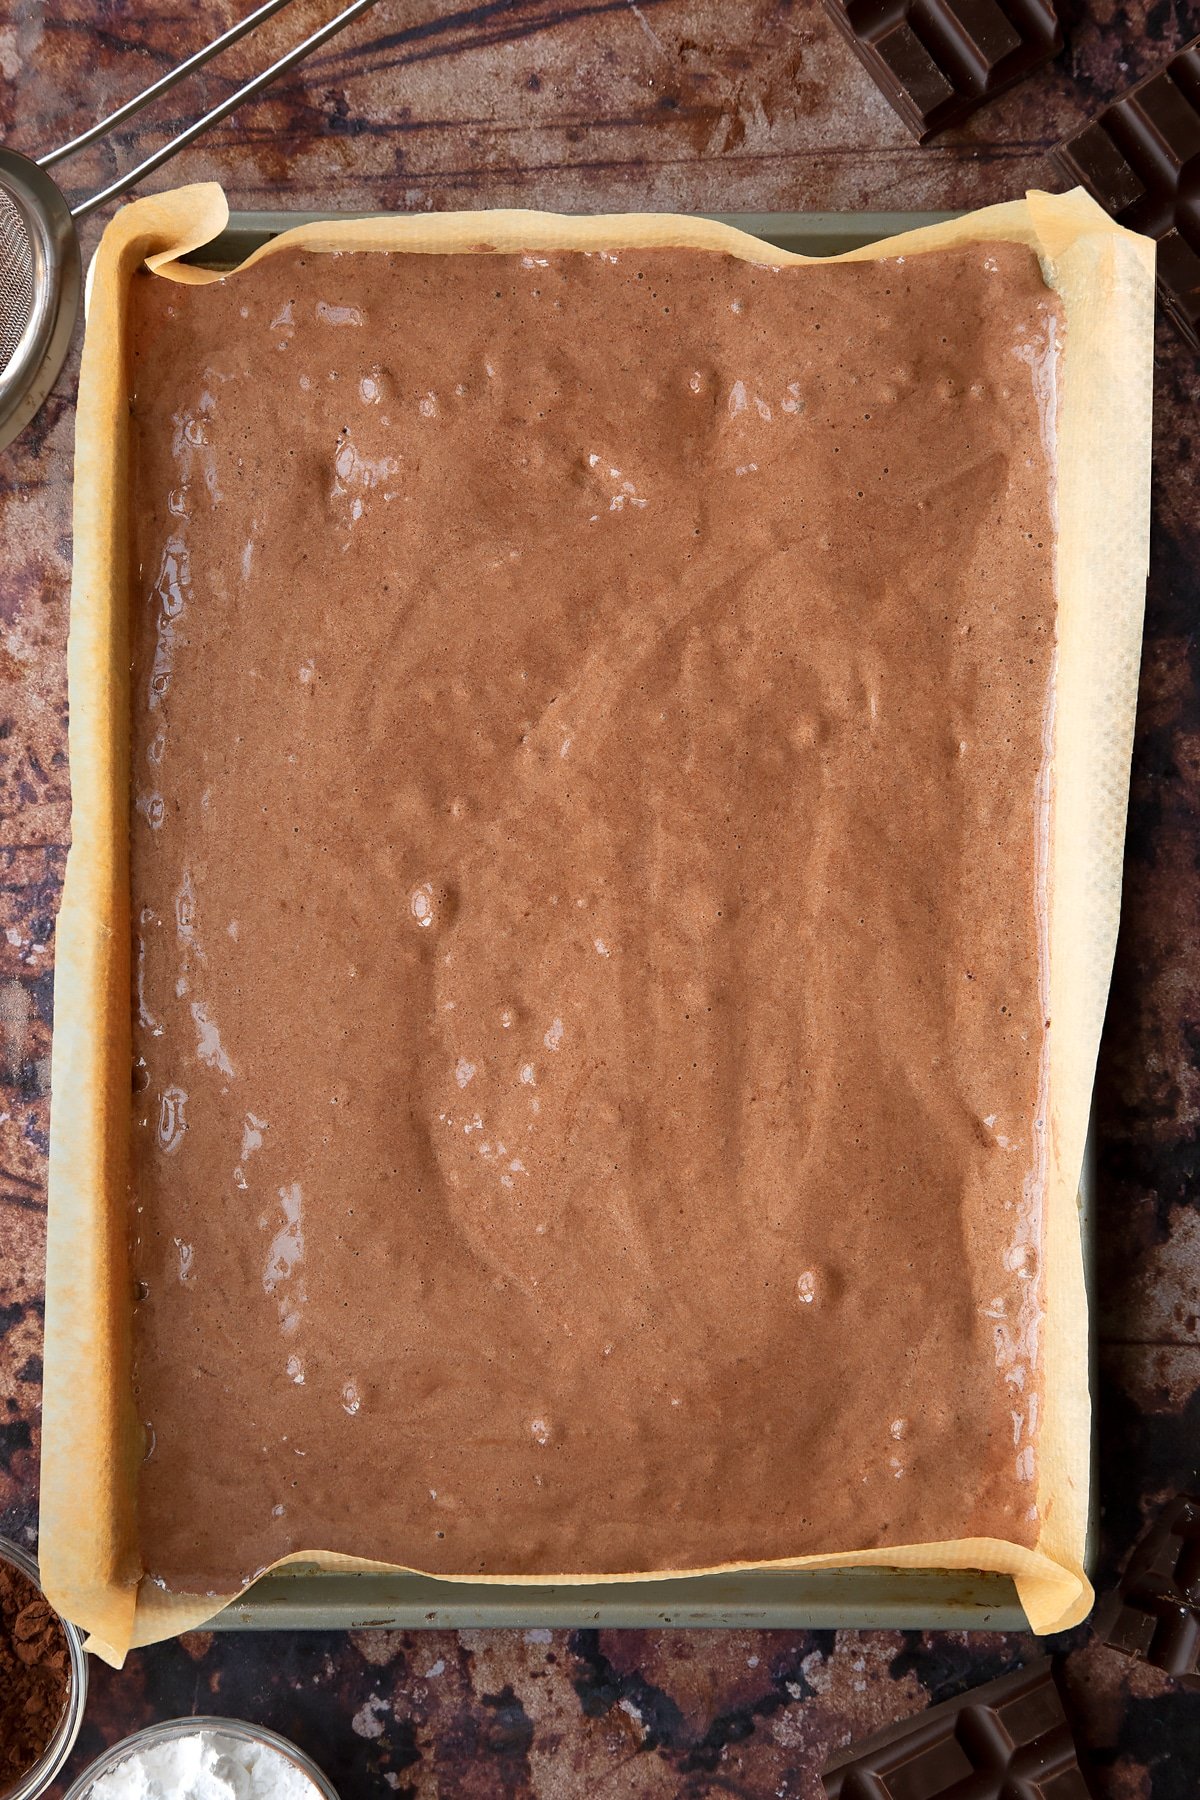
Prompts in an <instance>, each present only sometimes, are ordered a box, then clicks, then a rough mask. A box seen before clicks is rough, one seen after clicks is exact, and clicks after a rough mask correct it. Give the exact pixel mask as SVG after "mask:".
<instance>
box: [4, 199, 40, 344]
mask: <svg viewBox="0 0 1200 1800" xmlns="http://www.w3.org/2000/svg"><path fill="white" fill-rule="evenodd" d="M32 313H33V249H32V246H31V244H30V242H29V233H28V231H27V230H26V229H25V220H24V219H23V217H22V216H21V212H20V209H19V208H18V206H17V205H16V202H15V201H14V200H12V199H11V198H10V196H9V195H8V193H7V192H6V190H5V188H4V186H3V184H2V183H0V375H2V374H3V373H4V371H5V369H7V367H8V365H9V363H10V362H11V361H12V356H13V352H14V350H15V349H16V347H17V345H18V344H19V343H20V341H21V334H22V332H23V331H24V330H25V327H26V325H27V324H28V323H29V320H30V317H31V315H32Z"/></svg>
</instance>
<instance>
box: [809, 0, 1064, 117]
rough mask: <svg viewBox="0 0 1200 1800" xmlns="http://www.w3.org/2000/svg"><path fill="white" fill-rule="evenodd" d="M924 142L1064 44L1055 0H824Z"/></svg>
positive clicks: (879, 84)
mask: <svg viewBox="0 0 1200 1800" xmlns="http://www.w3.org/2000/svg"><path fill="white" fill-rule="evenodd" d="M825 10H826V11H827V12H828V14H829V16H830V18H831V19H832V20H833V22H834V24H835V25H836V26H837V28H838V30H839V31H840V32H841V34H842V36H843V37H844V38H845V39H846V40H847V41H848V42H849V43H850V45H851V46H852V47H853V49H854V50H855V51H856V52H857V54H858V57H859V60H860V61H861V62H862V63H863V65H864V67H865V68H866V69H867V70H868V71H869V73H870V74H871V75H872V76H873V77H874V79H875V81H876V83H877V84H878V86H879V87H880V88H881V89H882V90H883V92H884V94H885V95H886V96H887V98H888V99H889V100H890V101H891V103H892V105H893V106H894V107H895V109H896V111H897V112H898V113H899V114H900V117H901V118H902V119H903V120H904V123H905V124H906V125H907V126H908V128H909V130H910V131H914V132H915V133H916V135H917V137H918V138H919V139H920V140H921V142H922V143H924V141H925V139H926V138H928V137H932V136H933V134H934V133H935V132H937V131H944V130H945V129H946V127H947V126H948V125H956V124H958V122H959V120H960V119H965V118H966V117H967V115H968V113H972V112H974V111H975V108H976V107H977V106H982V105H983V103H984V101H985V100H990V99H991V98H992V97H993V95H995V94H998V93H1000V91H1001V89H1002V88H1006V87H1011V86H1012V84H1013V82H1014V81H1020V80H1021V79H1022V78H1023V77H1024V76H1026V75H1028V74H1029V73H1030V71H1031V70H1032V69H1036V68H1037V67H1038V65H1039V63H1044V62H1046V61H1048V59H1049V58H1050V57H1052V56H1053V55H1054V53H1055V51H1056V50H1061V48H1062V29H1061V27H1060V25H1059V22H1058V14H1057V12H1056V11H1055V7H1054V0H825Z"/></svg>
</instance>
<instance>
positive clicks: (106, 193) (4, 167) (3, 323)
mask: <svg viewBox="0 0 1200 1800" xmlns="http://www.w3.org/2000/svg"><path fill="white" fill-rule="evenodd" d="M289 4H290V0H263V4H261V5H260V6H258V7H257V8H256V9H255V11H254V12H252V13H249V14H248V15H247V17H246V18H244V19H241V20H239V22H238V23H237V24H236V25H231V26H230V28H229V30H228V31H224V32H222V33H221V35H220V37H218V38H214V39H213V41H212V43H211V44H206V45H205V46H204V48H203V49H201V50H197V51H196V52H195V54H194V55H192V56H189V57H188V58H187V59H186V60H185V61H184V62H181V63H180V64H179V65H178V67H177V68H174V69H171V70H169V71H168V73H167V74H165V75H162V76H160V77H159V79H158V80H157V81H153V82H151V84H150V86H149V87H148V88H145V89H144V90H143V91H142V92H141V93H140V94H135V95H134V97H133V99H132V100H127V101H126V102H125V103H124V105H123V106H119V107H117V109H116V111H115V112H111V113H109V114H108V116H107V117H106V118H103V119H100V120H99V121H98V122H97V123H96V124H95V125H92V126H90V127H89V128H88V130H87V131H84V132H81V133H80V135H79V136H78V137H75V138H72V139H71V141H70V142H69V143H66V144H63V145H61V146H60V147H59V148H58V149H57V150H51V151H50V152H48V154H47V155H45V156H40V157H38V158H37V159H36V161H33V160H31V159H30V158H29V157H27V156H21V155H19V154H18V152H17V151H15V150H10V149H8V148H6V147H5V146H4V145H0V449H3V448H4V446H5V444H8V443H11V442H12V440H13V438H15V437H16V435H17V433H18V432H19V431H21V430H22V429H23V428H24V427H25V426H26V425H27V424H28V423H29V421H30V419H32V417H33V416H34V414H35V413H36V412H37V410H38V408H39V407H40V406H41V404H42V401H43V400H44V399H45V398H46V395H47V394H48V393H49V392H50V389H51V388H52V387H53V386H54V383H55V381H56V380H57V379H58V374H59V371H60V369H61V368H62V366H63V363H64V362H65V360H66V355H67V351H68V349H69V347H70V343H71V335H72V333H73V331H74V329H75V320H76V318H77V316H78V313H79V296H80V290H81V288H82V269H81V263H80V256H79V237H78V234H77V232H76V228H75V221H76V220H77V219H83V218H86V217H87V215H88V213H90V212H94V211H95V209H96V208H97V207H98V206H103V205H104V204H105V202H106V201H109V200H113V199H115V198H116V196H117V195H118V194H123V193H125V192H126V191H127V189H129V188H131V187H133V186H134V184H135V183H136V182H138V181H140V180H141V179H142V177H143V176H144V175H149V174H150V173H151V171H152V170H154V169H157V168H159V167H160V166H161V165H162V164H163V163H165V162H167V161H168V160H169V159H170V158H171V157H172V156H174V155H175V153H176V151H179V150H182V149H183V148H184V147H185V146H186V145H188V144H190V143H191V142H192V140H193V139H194V138H197V137H199V135H200V133H201V132H202V131H206V130H207V129H208V127H209V126H210V125H215V124H216V123H217V122H218V120H220V119H224V118H227V117H228V115H229V114H230V113H231V112H233V111H234V110H235V109H236V108H237V107H239V106H241V105H242V103H243V102H244V101H246V100H251V99H253V97H254V96H255V94H258V93H261V92H262V90H263V88H265V87H266V86H267V85H268V83H269V82H272V81H274V80H275V78H276V76H277V75H284V74H286V73H287V71H288V70H289V69H293V68H295V66H296V64H297V63H298V62H300V61H302V60H303V58H304V57H306V56H307V55H308V54H309V52H310V51H312V50H316V49H318V48H319V47H320V45H322V44H324V43H326V42H327V41H328V39H330V38H331V37H333V35H334V33H335V32H338V31H340V30H341V29H342V27H343V26H345V25H349V24H350V22H351V20H352V19H356V18H357V17H358V15H359V14H360V13H364V12H366V10H367V8H368V7H369V6H373V5H374V4H375V0H353V4H352V5H350V6H347V7H345V8H344V9H343V10H342V11H341V12H340V13H338V14H336V16H335V17H334V18H332V19H330V20H329V22H328V24H325V25H321V26H319V27H318V29H317V30H316V31H313V32H310V33H309V35H308V37H306V38H305V39H304V40H303V41H302V42H301V43H299V44H297V45H296V46H295V48H294V49H292V50H289V51H287V52H286V53H285V54H284V55H283V56H280V57H278V58H277V59H276V61H275V62H273V63H272V64H271V65H270V67H269V68H267V69H264V70H263V71H262V73H261V74H260V75H256V76H254V77H253V79H252V80H250V81H246V82H243V84H242V86H241V87H240V88H238V89H237V90H236V91H235V92H234V93H232V94H230V95H229V97H228V99H226V100H222V101H221V102H220V103H219V105H217V106H214V107H211V108H210V109H209V111H208V112H206V113H204V114H203V115H202V117H200V118H198V119H196V120H194V121H193V122H192V124H190V125H189V126H187V127H186V129H185V130H183V131H181V132H179V133H178V134H177V135H176V136H175V137H173V138H171V139H170V140H169V142H167V143H165V144H163V145H161V146H160V148H159V149H157V150H156V151H154V153H153V154H152V155H151V156H147V157H146V158H145V159H144V160H143V161H142V162H140V163H138V164H137V165H136V167H134V168H132V169H130V170H128V171H127V172H126V173H125V174H124V175H121V176H118V178H117V180H116V181H112V182H110V183H109V184H108V186H107V187H105V188H102V189H101V190H100V191H99V192H98V193H95V194H93V195H92V196H91V197H90V198H89V199H87V200H84V201H81V202H80V204H79V205H78V206H71V205H70V204H69V203H68V202H67V200H66V199H65V198H64V197H63V195H62V193H61V192H60V190H59V188H58V185H57V183H56V182H54V181H53V180H52V179H51V178H50V176H49V175H47V173H46V170H47V169H49V168H53V166H54V165H55V164H56V163H59V162H62V161H63V159H64V158H65V157H68V156H73V155H74V154H75V152H76V151H77V150H83V149H86V148H87V146H88V145H89V144H93V143H95V142H96V140H97V139H98V138H102V137H104V136H105V134H106V133H107V132H109V131H111V130H112V129H113V127H114V126H116V125H120V124H122V123H123V122H124V121H125V120H126V119H128V118H132V116H133V114H134V113H137V112H140V111H141V109H142V107H143V106H148V105H149V104H150V102H151V101H152V100H157V98H158V97H159V95H160V94H165V93H166V92H167V90H168V89H169V88H172V87H174V86H175V83H176V82H177V81H182V80H183V79H184V78H185V77H186V76H188V75H191V74H193V73H194V71H195V70H196V69H199V68H201V67H203V65H204V64H205V63H206V62H208V60H209V58H210V57H213V56H216V55H218V54H219V53H220V52H221V51H222V50H226V49H228V47H229V46H230V45H231V44H235V43H237V41H238V39H239V38H243V37H245V36H246V34H247V32H250V31H253V30H254V28H255V26H256V25H261V24H262V23H263V21H264V20H265V19H269V18H270V17H271V16H272V14H273V13H277V12H280V11H281V10H282V9H283V7H285V6H287V5H289Z"/></svg>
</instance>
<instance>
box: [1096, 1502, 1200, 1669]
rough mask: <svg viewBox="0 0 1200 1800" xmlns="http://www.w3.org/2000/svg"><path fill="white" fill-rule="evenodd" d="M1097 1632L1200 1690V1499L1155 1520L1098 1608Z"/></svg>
mask: <svg viewBox="0 0 1200 1800" xmlns="http://www.w3.org/2000/svg"><path fill="white" fill-rule="evenodd" d="M1096 1630H1097V1632H1098V1634H1099V1636H1100V1637H1101V1638H1102V1639H1103V1641H1104V1642H1105V1643H1106V1644H1108V1645H1110V1646H1111V1647H1112V1649H1114V1650H1121V1651H1123V1652H1124V1653H1125V1655H1126V1656H1136V1657H1138V1658H1139V1659H1140V1660H1141V1661H1143V1662H1148V1663H1153V1665H1154V1667H1155V1668H1156V1669H1164V1670H1165V1671H1166V1673H1167V1674H1168V1675H1174V1676H1175V1678H1176V1680H1177V1681H1179V1682H1180V1683H1181V1685H1182V1686H1183V1687H1187V1688H1198V1689H1200V1495H1196V1494H1181V1495H1179V1497H1178V1498H1177V1499H1175V1500H1172V1502H1171V1503H1170V1505H1169V1506H1168V1507H1167V1508H1166V1510H1165V1511H1164V1512H1163V1513H1161V1514H1160V1515H1159V1517H1158V1518H1157V1519H1156V1520H1155V1522H1154V1524H1153V1525H1152V1526H1151V1527H1150V1530H1149V1531H1148V1532H1147V1533H1146V1535H1145V1536H1144V1537H1143V1538H1142V1540H1141V1542H1140V1543H1139V1544H1138V1545H1137V1547H1136V1549H1135V1550H1134V1552H1133V1555H1132V1556H1131V1557H1130V1559H1129V1564H1128V1567H1127V1568H1126V1570H1125V1573H1124V1574H1123V1575H1122V1577H1121V1580H1120V1582H1119V1584H1118V1586H1117V1591H1116V1593H1115V1594H1113V1595H1111V1596H1110V1598H1109V1599H1108V1600H1106V1601H1105V1602H1104V1603H1103V1604H1102V1605H1101V1606H1100V1607H1099V1609H1098V1610H1097V1613H1096Z"/></svg>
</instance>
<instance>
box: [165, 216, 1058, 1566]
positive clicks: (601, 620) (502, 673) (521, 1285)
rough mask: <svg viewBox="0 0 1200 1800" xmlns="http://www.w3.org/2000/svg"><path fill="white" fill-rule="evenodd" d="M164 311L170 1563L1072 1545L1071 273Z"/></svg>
mask: <svg viewBox="0 0 1200 1800" xmlns="http://www.w3.org/2000/svg"><path fill="white" fill-rule="evenodd" d="M133 307H134V318H133V322H132V324H133V333H132V336H133V346H134V348H133V362H134V367H133V393H134V408H133V416H134V459H133V473H132V481H133V492H132V507H131V517H132V521H133V524H132V531H133V536H134V546H133V559H132V562H133V569H134V590H133V595H132V611H133V676H132V734H133V796H132V798H133V809H132V825H131V829H132V846H133V897H134V911H133V919H134V930H135V933H136V941H135V945H134V950H135V967H136V971H137V975H136V992H135V994H134V1013H135V1033H134V1037H135V1059H136V1066H135V1071H134V1074H135V1090H136V1091H135V1101H134V1109H133V1165H132V1167H133V1176H132V1184H131V1185H132V1193H131V1219H132V1236H133V1261H134V1265H135V1266H134V1275H135V1279H136V1281H137V1282H138V1284H139V1285H138V1289H137V1291H138V1294H139V1297H140V1298H139V1303H138V1306H137V1311H136V1328H135V1330H136V1337H135V1352H136V1376H137V1388H138V1403H139V1407H140V1411H141V1416H142V1417H143V1419H144V1420H145V1421H146V1424H147V1446H148V1456H147V1460H146V1462H145V1464H144V1466H143V1471H142V1480H141V1489H140V1512H141V1526H140V1529H141V1541H142V1549H143V1555H144V1558H145V1563H146V1567H147V1569H148V1570H149V1571H150V1572H151V1573H152V1574H153V1575H154V1576H156V1577H157V1578H159V1579H160V1580H163V1581H165V1582H166V1583H167V1584H168V1585H170V1586H171V1587H175V1588H183V1589H199V1590H214V1591H215V1590H225V1591H227V1590H228V1589H229V1588H231V1587H232V1586H234V1585H236V1584H237V1583H238V1582H239V1581H241V1580H242V1579H244V1578H246V1577H249V1576H251V1575H253V1574H254V1573H255V1571H257V1570H258V1569H260V1568H261V1567H262V1566H263V1565H264V1564H266V1563H268V1562H270V1561H271V1560H273V1559H274V1558H276V1557H279V1556H281V1555H284V1554H285V1553H286V1552H288V1551H292V1550H302V1549H313V1548H323V1549H330V1550H340V1551H345V1552H350V1553H354V1554H359V1555H363V1556H368V1557H374V1558H379V1559H383V1560H389V1561H394V1562H399V1563H406V1564H410V1565H414V1566H416V1567H418V1568H423V1569H428V1570H432V1571H435V1572H437V1571H444V1572H452V1573H467V1572H471V1571H486V1572H488V1573H521V1572H544V1573H549V1572H564V1573H574V1572H597V1573H599V1572H607V1571H621V1570H652V1569H658V1568H661V1569H682V1568H691V1567H699V1566H705V1565H711V1564H715V1563H721V1562H726V1561H734V1560H757V1559H768V1558H775V1557H786V1556H791V1555H798V1554H802V1553H805V1552H814V1551H823V1550H829V1551H832V1550H846V1549H857V1548H866V1547H873V1546H880V1545H889V1544H902V1543H922V1542H927V1541H931V1540H937V1539H944V1538H951V1537H965V1536H996V1537H1003V1538H1008V1539H1011V1540H1015V1541H1016V1542H1018V1543H1023V1544H1029V1543H1032V1542H1033V1540H1034V1537H1035V1535H1036V1523H1037V1521H1036V1512H1035V1478H1036V1467H1037V1462H1036V1459H1037V1411H1038V1401H1039V1395H1040V1387H1041V1382H1040V1373H1039V1366H1038V1346H1039V1320H1040V1311H1039V1308H1040V1293H1041V1275H1040V1248H1041V1190H1042V1168H1043V1160H1042V1154H1041V1145H1042V1116H1041V1108H1042V1096H1043V1079H1044V1063H1045V1042H1046V1029H1047V1024H1048V1021H1047V1020H1046V1019H1045V1017H1044V1000H1043V957H1044V946H1045V932H1044V900H1045V881H1046V871H1045V867H1044V856H1043V850H1042V846H1043V844H1044V842H1045V827H1046V813H1047V797H1048V791H1049V780H1050V766H1051V765H1050V739H1049V732H1050V719H1051V701H1052V683H1053V667H1054V610H1055V609H1054V592H1053V545H1054V523H1053V432H1054V420H1055V398H1054V395H1055V389H1054V372H1055V359H1056V332H1057V331H1058V330H1059V329H1060V313H1059V308H1058V304H1057V301H1056V299H1055V297H1054V295H1053V294H1052V293H1051V292H1050V291H1049V290H1048V289H1047V288H1046V286H1045V285H1044V283H1043V280H1042V276H1041V273H1040V270H1039V267H1038V263H1037V261H1036V259H1035V257H1034V256H1033V255H1032V253H1031V252H1029V251H1027V250H1026V249H1024V248H1021V247H1019V246H1016V245H1004V244H1001V245H997V244H990V245H988V244H982V245H979V246H973V247H968V248H962V249H956V250H948V251H942V252H939V253H936V254H929V255H925V256H917V257H910V258H908V259H907V260H904V259H902V258H896V259H894V260H891V261H886V262H875V263H870V262H868V263H858V264H842V265H837V266H832V267H821V268H796V267H791V268H785V269H783V270H777V269H772V268H768V267H758V266H753V265H750V264H748V263H744V262H741V261H738V260H736V259H734V258H732V257H723V256H720V255H716V254H712V253H705V252H699V251H696V252H693V251H674V252H672V251H662V250H657V251H652V252H651V251H646V252H643V251H619V252H617V253H614V254H609V255H600V254H596V255H584V254H582V253H562V254H555V255H547V256H542V255H539V256H526V257H514V256H495V255H486V254H480V255H459V256H419V255H409V256H401V255H395V256H389V255H386V254H383V253H377V254H343V255H332V254H323V255H300V254H297V253H295V252H291V253H284V254H281V255H279V256H277V257H275V258H274V259H268V260H267V261H266V262H264V263H263V264H261V265H260V266H258V267H256V268H255V269H253V270H251V271H249V272H246V273H242V274H239V275H237V276H236V277H235V278H233V279H231V280H228V281H225V282H222V283H219V284H216V285H213V286H209V287H205V288H184V287H180V286H177V285H175V284H173V283H170V282H167V281H164V280H162V279H160V278H155V277H150V276H146V277H143V278H141V279H139V281H138V282H137V283H136V284H135V293H134V300H133Z"/></svg>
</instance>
